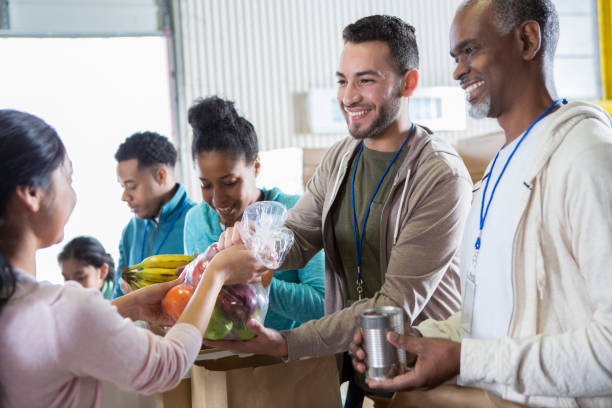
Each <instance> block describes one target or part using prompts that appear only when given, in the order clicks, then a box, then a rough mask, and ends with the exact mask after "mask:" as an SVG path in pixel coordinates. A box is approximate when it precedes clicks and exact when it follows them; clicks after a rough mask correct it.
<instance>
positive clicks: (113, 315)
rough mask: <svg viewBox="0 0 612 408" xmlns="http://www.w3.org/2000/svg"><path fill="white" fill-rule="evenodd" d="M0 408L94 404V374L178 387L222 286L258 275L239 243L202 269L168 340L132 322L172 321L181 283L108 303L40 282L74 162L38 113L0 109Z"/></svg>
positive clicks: (71, 199) (147, 388) (70, 204)
mask: <svg viewBox="0 0 612 408" xmlns="http://www.w3.org/2000/svg"><path fill="white" fill-rule="evenodd" d="M0 174H2V177H0V361H1V362H2V363H1V364H0V406H2V407H82V406H88V407H89V406H94V407H96V406H99V405H100V400H101V395H100V392H101V391H100V390H101V386H100V380H107V381H110V382H113V383H115V384H117V385H119V386H121V387H122V388H125V389H128V390H134V391H138V392H141V393H146V394H150V393H155V392H162V391H164V390H168V389H171V388H173V387H175V386H176V385H177V384H178V383H179V381H180V380H181V378H182V377H183V375H184V374H185V373H186V372H187V370H188V369H189V368H190V366H191V364H192V363H193V361H194V360H195V358H196V355H197V354H198V351H199V350H200V346H201V344H202V335H203V333H204V331H205V329H206V327H207V325H208V322H209V319H210V315H211V313H212V310H213V306H214V303H215V300H216V297H217V295H218V293H219V291H220V289H221V286H223V285H224V284H232V283H238V282H246V281H249V280H252V279H253V278H257V277H256V276H253V275H251V274H245V273H244V272H242V271H245V270H251V269H253V268H243V267H241V266H242V265H250V264H251V263H254V262H256V261H255V259H254V258H253V257H252V256H251V255H250V252H249V251H248V250H246V249H245V248H244V247H242V248H239V249H238V250H236V251H233V252H232V251H224V252H221V253H219V254H218V255H217V257H215V260H214V261H213V262H211V264H210V265H209V266H208V269H207V271H206V274H205V275H204V278H203V279H202V281H201V282H200V284H199V286H198V288H197V289H196V292H195V294H194V296H193V297H192V299H191V302H190V303H189V306H188V307H187V308H186V309H185V311H184V312H183V314H182V316H181V317H180V318H179V320H178V321H177V322H176V324H175V325H174V326H173V327H172V328H171V329H170V331H169V332H168V334H167V335H166V336H165V337H159V336H156V335H154V334H153V333H151V332H149V331H148V330H145V329H141V328H139V327H136V326H135V325H134V324H133V323H132V322H131V321H130V320H129V319H126V317H127V318H130V319H132V320H146V321H150V322H151V321H152V322H157V323H161V324H166V325H169V324H172V323H174V322H172V321H171V319H170V318H169V317H168V316H167V315H165V314H164V313H163V311H162V308H161V299H162V298H163V296H164V295H165V294H166V292H167V291H168V290H169V289H170V288H172V287H173V286H174V285H177V284H178V283H179V282H180V279H179V280H176V281H173V282H168V283H163V284H157V285H152V286H149V287H146V288H144V289H141V290H137V291H135V292H132V293H130V294H128V295H126V296H123V297H121V298H118V299H115V300H114V301H113V303H112V304H111V303H110V302H108V301H106V300H105V299H103V298H102V296H101V294H100V292H97V291H91V290H85V289H83V288H82V287H81V286H80V285H77V284H75V283H71V282H68V283H66V284H65V285H53V284H51V283H48V282H37V281H36V279H35V278H34V277H35V275H36V263H35V255H36V251H37V250H38V249H39V248H44V247H48V246H50V245H52V244H54V243H57V242H59V241H61V240H62V236H63V229H64V225H65V224H66V221H67V220H68V217H69V216H70V213H71V212H72V210H73V208H74V205H75V202H76V197H75V193H74V190H73V189H72V186H71V177H72V169H71V163H70V160H69V159H68V157H67V156H66V152H65V149H64V146H63V144H62V142H61V140H60V139H59V137H58V136H57V134H56V132H55V131H54V130H53V129H52V128H51V127H50V126H49V125H47V124H46V123H45V122H43V121H42V120H41V119H39V118H37V117H34V116H32V115H29V114H27V113H23V112H17V111H13V110H0Z"/></svg>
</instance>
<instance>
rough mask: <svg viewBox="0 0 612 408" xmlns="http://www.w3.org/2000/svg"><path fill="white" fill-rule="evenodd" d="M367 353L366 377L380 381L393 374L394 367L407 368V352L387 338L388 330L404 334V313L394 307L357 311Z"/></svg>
mask: <svg viewBox="0 0 612 408" xmlns="http://www.w3.org/2000/svg"><path fill="white" fill-rule="evenodd" d="M359 317H360V320H361V334H362V335H363V346H364V350H365V352H366V366H367V371H366V377H367V378H369V379H372V380H382V379H385V378H390V377H391V376H393V375H394V369H397V368H399V367H400V366H402V367H404V368H405V367H406V352H405V351H404V350H402V349H398V348H396V347H395V346H393V345H392V344H391V343H389V342H388V341H387V333H388V332H389V331H394V332H396V333H400V334H404V314H403V311H402V309H400V308H399V307H394V306H379V307H375V308H373V309H366V310H363V311H361V313H360V314H359Z"/></svg>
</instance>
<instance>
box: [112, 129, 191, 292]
mask: <svg viewBox="0 0 612 408" xmlns="http://www.w3.org/2000/svg"><path fill="white" fill-rule="evenodd" d="M115 159H116V160H117V162H118V164H117V176H118V178H119V182H120V183H121V186H122V187H123V195H122V196H121V199H122V200H123V201H125V202H126V203H127V205H128V206H129V207H130V209H131V210H132V212H133V213H134V215H135V216H134V217H133V218H132V219H131V220H130V222H129V223H128V224H127V225H126V226H125V228H124V229H123V234H122V236H121V241H120V243H119V264H118V267H117V271H119V272H118V273H117V276H116V278H115V291H114V293H113V297H114V298H116V297H119V296H122V295H123V294H124V292H123V288H127V286H126V285H124V286H123V288H122V287H121V284H120V282H121V272H120V271H121V269H122V268H123V267H125V266H128V265H134V264H137V263H140V262H141V261H142V260H143V259H144V258H146V257H148V256H151V255H157V254H182V253H183V226H184V224H185V215H187V211H189V209H190V208H191V207H193V206H194V205H195V203H194V202H193V201H191V200H190V199H189V197H187V192H186V191H185V189H184V188H183V186H182V185H181V184H180V183H178V182H177V181H176V178H175V175H174V166H175V164H176V159H177V152H176V149H175V148H174V146H173V145H172V143H170V142H169V141H168V139H167V138H165V137H164V136H162V135H160V134H158V133H155V132H140V133H135V134H133V135H132V136H130V137H128V138H127V139H126V140H125V142H123V143H122V144H121V145H120V146H119V149H118V150H117V153H115Z"/></svg>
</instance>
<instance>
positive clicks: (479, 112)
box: [469, 95, 491, 119]
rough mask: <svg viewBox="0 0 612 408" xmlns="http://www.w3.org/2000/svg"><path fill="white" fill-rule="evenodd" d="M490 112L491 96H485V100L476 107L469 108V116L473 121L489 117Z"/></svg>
mask: <svg viewBox="0 0 612 408" xmlns="http://www.w3.org/2000/svg"><path fill="white" fill-rule="evenodd" d="M490 111H491V95H487V96H486V97H485V100H484V101H482V102H480V103H479V104H476V105H471V104H470V108H469V114H470V116H471V117H472V118H474V119H484V118H486V117H487V116H489V112H490Z"/></svg>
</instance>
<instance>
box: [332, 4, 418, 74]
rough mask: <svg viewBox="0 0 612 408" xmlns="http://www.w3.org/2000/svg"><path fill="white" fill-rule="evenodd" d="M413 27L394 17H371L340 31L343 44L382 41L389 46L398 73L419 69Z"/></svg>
mask: <svg viewBox="0 0 612 408" xmlns="http://www.w3.org/2000/svg"><path fill="white" fill-rule="evenodd" d="M414 32H415V30H414V27H413V26H411V25H410V24H408V23H406V22H404V21H403V20H402V19H400V18H398V17H394V16H384V15H373V16H368V17H364V18H362V19H360V20H357V21H356V22H354V23H353V24H349V25H347V26H346V27H345V28H344V30H343V31H342V39H343V40H344V43H345V44H346V43H353V44H359V43H362V42H366V41H383V42H385V43H387V45H388V46H389V50H390V51H391V55H392V56H393V62H394V63H395V66H396V68H397V70H398V71H399V72H400V73H404V72H406V71H407V70H409V69H417V68H419V50H418V48H417V42H416V36H415V34H414Z"/></svg>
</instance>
